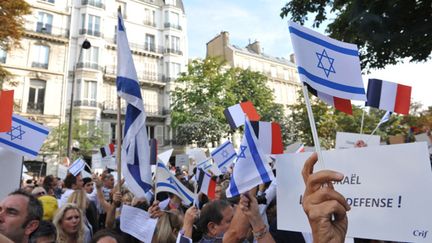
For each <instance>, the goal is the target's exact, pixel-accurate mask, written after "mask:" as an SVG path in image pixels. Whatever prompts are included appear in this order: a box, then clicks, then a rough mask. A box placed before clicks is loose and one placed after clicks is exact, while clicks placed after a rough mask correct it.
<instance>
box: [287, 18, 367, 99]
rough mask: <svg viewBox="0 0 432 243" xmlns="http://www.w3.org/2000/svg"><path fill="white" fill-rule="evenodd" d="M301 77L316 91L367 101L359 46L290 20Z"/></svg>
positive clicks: (290, 29)
mask: <svg viewBox="0 0 432 243" xmlns="http://www.w3.org/2000/svg"><path fill="white" fill-rule="evenodd" d="M289 32H290V36H291V42H292V45H293V47H294V53H295V57H296V63H297V68H298V72H299V75H300V80H301V81H302V82H306V83H307V84H309V85H310V86H311V87H312V88H314V89H315V90H317V91H319V92H322V93H325V94H328V95H330V96H335V97H339V98H343V99H349V100H362V101H365V100H366V94H365V89H364V85H363V80H362V77H361V70H360V59H359V54H358V49H357V46H356V45H354V44H350V43H345V42H341V41H337V40H334V39H332V38H329V37H327V36H325V35H322V34H319V33H317V32H315V31H312V30H310V29H307V28H305V27H302V26H301V25H299V24H296V23H294V22H289Z"/></svg>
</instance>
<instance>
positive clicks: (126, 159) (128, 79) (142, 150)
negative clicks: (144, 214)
mask: <svg viewBox="0 0 432 243" xmlns="http://www.w3.org/2000/svg"><path fill="white" fill-rule="evenodd" d="M116 82H117V93H118V95H119V96H120V97H121V98H123V99H125V100H126V102H127V107H126V117H125V124H124V133H123V134H124V138H123V144H122V148H121V160H122V172H123V176H124V178H125V181H126V183H127V185H128V187H129V189H130V190H131V191H132V192H133V193H134V194H135V196H137V197H144V196H145V193H146V192H147V191H148V190H150V189H151V183H152V181H151V167H150V147H149V142H148V137H147V130H146V126H145V120H146V113H145V111H144V103H143V99H142V96H141V88H140V86H139V83H138V77H137V74H136V70H135V65H134V62H133V59H132V54H131V51H130V48H129V43H128V39H127V36H126V29H125V26H124V22H123V18H122V15H121V12H120V11H119V14H118V25H117V81H116Z"/></svg>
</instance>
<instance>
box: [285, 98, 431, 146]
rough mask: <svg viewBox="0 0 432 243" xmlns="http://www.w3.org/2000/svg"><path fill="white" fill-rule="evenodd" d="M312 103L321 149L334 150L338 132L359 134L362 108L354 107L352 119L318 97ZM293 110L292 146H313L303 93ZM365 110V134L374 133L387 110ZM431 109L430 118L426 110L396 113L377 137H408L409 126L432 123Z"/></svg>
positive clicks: (292, 107)
mask: <svg viewBox="0 0 432 243" xmlns="http://www.w3.org/2000/svg"><path fill="white" fill-rule="evenodd" d="M311 97H312V96H311ZM311 104H312V110H313V113H314V119H315V124H316V127H317V132H318V137H319V139H320V143H321V146H322V147H324V148H326V149H329V148H334V145H335V139H336V132H352V133H360V127H361V119H362V114H363V110H362V108H360V107H358V106H355V105H353V115H352V116H351V115H347V114H345V113H343V112H340V111H337V110H335V109H334V108H332V107H330V106H327V105H326V104H325V103H324V102H322V101H320V100H318V99H317V98H315V97H313V98H311ZM418 106H419V104H414V105H413V106H412V107H417V109H418ZM290 109H291V114H290V115H289V116H288V127H289V129H288V130H289V134H290V136H291V139H290V143H293V142H296V141H301V142H303V143H305V144H306V145H307V146H313V145H314V143H313V139H312V132H311V129H310V125H309V119H308V114H307V110H306V105H305V102H304V98H303V95H302V93H301V94H299V98H298V100H297V103H296V104H295V105H292V106H291V107H290ZM365 110H368V111H366V112H365V115H364V125H363V133H364V134H371V133H372V131H373V130H374V129H375V127H376V126H377V124H378V123H379V121H380V120H381V118H382V116H383V115H384V113H385V111H382V110H378V109H375V108H367V109H365ZM429 110H430V113H429V115H427V111H425V112H422V113H415V112H414V111H412V112H411V114H410V115H407V116H402V115H397V114H393V115H392V116H391V117H390V120H389V121H387V122H386V123H384V124H382V125H381V126H380V128H379V129H378V130H377V131H376V132H375V134H376V135H380V136H381V140H382V141H387V140H388V138H389V136H392V135H399V134H402V135H408V134H409V129H410V127H412V126H423V124H427V122H423V121H427V117H429V119H430V121H432V107H430V108H429ZM431 125H432V123H431ZM429 127H432V126H429Z"/></svg>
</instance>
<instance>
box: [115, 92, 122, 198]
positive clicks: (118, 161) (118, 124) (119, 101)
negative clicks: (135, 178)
mask: <svg viewBox="0 0 432 243" xmlns="http://www.w3.org/2000/svg"><path fill="white" fill-rule="evenodd" d="M116 134H117V136H116V137H117V139H116V143H117V146H116V147H117V153H116V163H117V186H118V191H119V192H120V191H121V183H120V182H121V139H122V134H121V98H120V96H117V128H116Z"/></svg>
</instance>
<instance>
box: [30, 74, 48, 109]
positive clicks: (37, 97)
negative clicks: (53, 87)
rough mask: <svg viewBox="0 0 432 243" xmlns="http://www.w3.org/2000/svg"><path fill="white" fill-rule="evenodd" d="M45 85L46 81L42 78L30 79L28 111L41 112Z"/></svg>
mask: <svg viewBox="0 0 432 243" xmlns="http://www.w3.org/2000/svg"><path fill="white" fill-rule="evenodd" d="M45 85H46V82H45V81H43V80H30V88H29V95H28V102H27V112H28V113H38V114H42V113H43V110H44V103H45Z"/></svg>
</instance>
